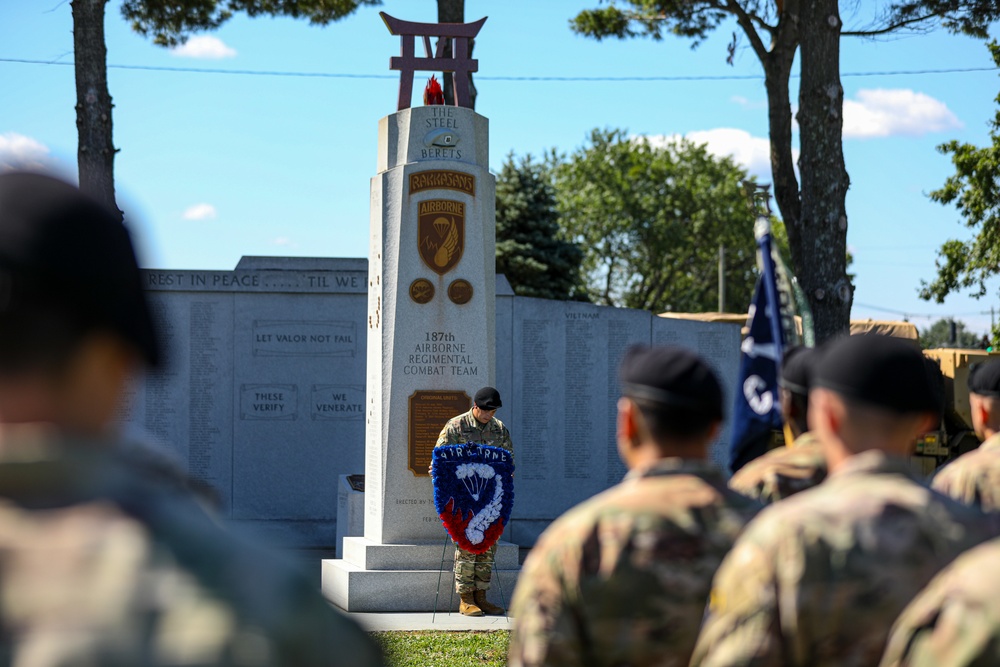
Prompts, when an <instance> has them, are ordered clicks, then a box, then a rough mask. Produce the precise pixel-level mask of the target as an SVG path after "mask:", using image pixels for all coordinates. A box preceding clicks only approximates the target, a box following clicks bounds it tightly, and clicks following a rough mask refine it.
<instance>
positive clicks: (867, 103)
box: [844, 88, 962, 139]
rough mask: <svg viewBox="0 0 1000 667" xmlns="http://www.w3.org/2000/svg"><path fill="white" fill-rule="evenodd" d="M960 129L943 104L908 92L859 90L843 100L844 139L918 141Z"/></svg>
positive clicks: (960, 125)
mask: <svg viewBox="0 0 1000 667" xmlns="http://www.w3.org/2000/svg"><path fill="white" fill-rule="evenodd" d="M961 127H962V123H961V121H959V120H958V118H957V117H956V116H955V114H953V113H952V112H951V110H950V109H948V107H947V105H945V103H944V102H941V101H939V100H936V99H934V98H933V97H930V96H929V95H924V94H923V93H917V92H914V91H912V90H907V89H895V90H886V89H881V88H879V89H873V90H859V91H858V94H857V98H856V99H854V100H844V138H847V139H868V138H871V137H890V136H896V135H903V136H911V137H919V136H923V135H925V134H927V133H929V132H943V131H945V130H953V129H958V128H961Z"/></svg>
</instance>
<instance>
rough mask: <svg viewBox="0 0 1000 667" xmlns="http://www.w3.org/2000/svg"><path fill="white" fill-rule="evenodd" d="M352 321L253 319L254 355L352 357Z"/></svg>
mask: <svg viewBox="0 0 1000 667" xmlns="http://www.w3.org/2000/svg"><path fill="white" fill-rule="evenodd" d="M357 338H358V336H357V324H356V323H354V322H303V321H294V320H255V321H254V323H253V354H254V356H279V357H280V356H307V357H353V356H355V355H356V354H357Z"/></svg>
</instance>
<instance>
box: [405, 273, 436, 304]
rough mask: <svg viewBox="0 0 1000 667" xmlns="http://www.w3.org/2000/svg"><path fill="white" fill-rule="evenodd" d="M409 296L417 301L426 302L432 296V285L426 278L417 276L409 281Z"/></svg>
mask: <svg viewBox="0 0 1000 667" xmlns="http://www.w3.org/2000/svg"><path fill="white" fill-rule="evenodd" d="M410 298H411V299H413V300H414V301H416V302H417V303H427V302H428V301H430V300H431V299H433V298H434V285H433V284H431V281H429V280H427V279H426V278H417V279H416V280H414V281H413V282H412V283H410Z"/></svg>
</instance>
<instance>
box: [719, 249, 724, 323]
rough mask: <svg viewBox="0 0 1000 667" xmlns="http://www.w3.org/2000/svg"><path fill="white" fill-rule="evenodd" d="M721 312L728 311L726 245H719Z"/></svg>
mask: <svg viewBox="0 0 1000 667" xmlns="http://www.w3.org/2000/svg"><path fill="white" fill-rule="evenodd" d="M719 312H720V313H724V312H726V246H724V245H722V244H720V245H719Z"/></svg>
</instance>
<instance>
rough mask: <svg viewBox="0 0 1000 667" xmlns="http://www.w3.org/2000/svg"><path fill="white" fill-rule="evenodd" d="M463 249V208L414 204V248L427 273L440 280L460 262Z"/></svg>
mask: <svg viewBox="0 0 1000 667" xmlns="http://www.w3.org/2000/svg"><path fill="white" fill-rule="evenodd" d="M464 247H465V204H463V203H462V202H460V201H451V200H449V199H427V200H425V201H422V202H420V203H419V204H417V248H418V250H419V251H420V259H422V260H424V264H426V265H427V266H428V267H430V269H431V271H433V272H434V273H436V274H438V275H439V276H443V275H444V274H446V273H448V272H449V271H451V270H452V269H454V268H455V266H456V265H457V264H458V260H460V259H462V250H463V249H464Z"/></svg>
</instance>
